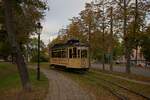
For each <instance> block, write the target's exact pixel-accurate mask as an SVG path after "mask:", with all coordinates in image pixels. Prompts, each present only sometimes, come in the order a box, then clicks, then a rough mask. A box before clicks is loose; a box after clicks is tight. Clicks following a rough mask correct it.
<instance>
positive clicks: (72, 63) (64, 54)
mask: <svg viewBox="0 0 150 100" xmlns="http://www.w3.org/2000/svg"><path fill="white" fill-rule="evenodd" d="M50 51H51V57H50V65H52V66H58V67H65V68H74V69H85V70H87V69H89V64H88V46H87V45H85V44H81V43H79V41H78V40H69V41H68V42H67V43H65V44H56V45H54V46H53V47H52V48H51V50H50Z"/></svg>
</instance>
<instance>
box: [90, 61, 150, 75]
mask: <svg viewBox="0 0 150 100" xmlns="http://www.w3.org/2000/svg"><path fill="white" fill-rule="evenodd" d="M92 68H96V69H102V64H100V63H96V64H92ZM105 70H110V68H109V65H108V64H107V65H105ZM113 71H115V72H123V73H125V66H119V65H118V66H113ZM131 73H133V74H136V75H141V76H145V77H150V69H146V68H140V67H131Z"/></svg>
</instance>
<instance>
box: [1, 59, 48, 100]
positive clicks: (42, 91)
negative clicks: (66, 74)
mask: <svg viewBox="0 0 150 100" xmlns="http://www.w3.org/2000/svg"><path fill="white" fill-rule="evenodd" d="M29 76H30V80H31V84H32V91H31V92H25V91H22V87H21V83H20V78H19V74H18V71H17V68H16V66H15V65H13V64H10V63H2V62H1V63H0V100H9V99H10V100H43V98H45V97H46V94H47V92H48V80H47V78H46V77H45V76H44V75H43V74H42V73H41V80H40V81H37V80H36V72H35V71H34V70H32V69H29Z"/></svg>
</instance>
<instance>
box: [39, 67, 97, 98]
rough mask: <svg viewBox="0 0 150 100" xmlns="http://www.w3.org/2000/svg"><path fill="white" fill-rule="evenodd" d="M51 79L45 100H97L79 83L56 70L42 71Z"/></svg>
mask: <svg viewBox="0 0 150 100" xmlns="http://www.w3.org/2000/svg"><path fill="white" fill-rule="evenodd" d="M41 71H42V72H43V73H44V74H45V75H46V76H47V78H48V79H49V93H48V94H47V98H46V99H45V100H95V99H94V96H93V95H92V94H89V93H86V91H84V90H83V89H82V88H81V87H80V86H79V85H78V84H77V83H75V82H74V81H72V80H71V79H69V78H68V77H66V76H64V75H62V74H61V73H59V72H57V71H56V70H51V69H50V70H46V69H42V70H41Z"/></svg>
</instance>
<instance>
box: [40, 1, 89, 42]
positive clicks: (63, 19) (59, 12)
mask: <svg viewBox="0 0 150 100" xmlns="http://www.w3.org/2000/svg"><path fill="white" fill-rule="evenodd" d="M86 2H90V0H48V5H49V7H50V10H49V11H47V13H46V17H45V20H44V21H43V22H42V25H43V31H42V35H41V39H42V40H43V41H44V42H45V43H46V44H47V43H48V41H49V39H50V40H52V39H53V38H55V37H56V36H57V33H58V31H59V29H61V28H63V27H64V28H65V27H66V26H67V25H68V24H69V19H71V18H72V17H75V16H78V14H79V12H80V11H81V10H83V9H84V6H85V3H86Z"/></svg>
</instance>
